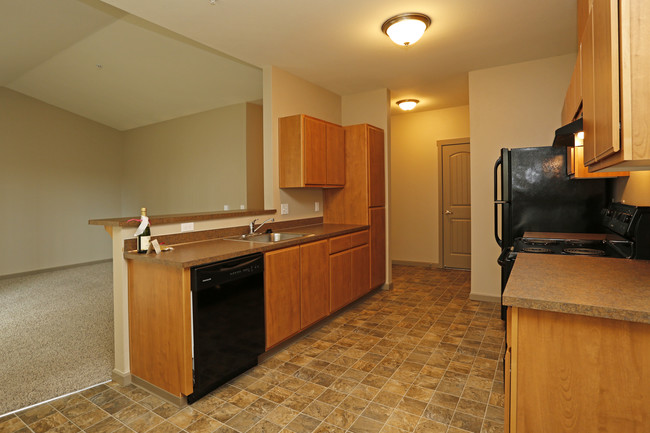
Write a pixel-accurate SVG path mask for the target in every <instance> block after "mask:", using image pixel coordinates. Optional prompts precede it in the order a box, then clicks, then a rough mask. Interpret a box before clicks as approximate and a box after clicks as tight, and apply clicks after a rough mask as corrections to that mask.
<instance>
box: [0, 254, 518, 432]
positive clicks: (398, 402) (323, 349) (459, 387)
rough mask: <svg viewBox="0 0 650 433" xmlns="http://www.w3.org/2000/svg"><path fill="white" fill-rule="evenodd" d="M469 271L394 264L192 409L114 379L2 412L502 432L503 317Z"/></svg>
mask: <svg viewBox="0 0 650 433" xmlns="http://www.w3.org/2000/svg"><path fill="white" fill-rule="evenodd" d="M469 275H470V274H469V272H466V271H459V270H445V269H428V268H420V267H409V266H395V267H394V268H393V282H394V289H393V290H379V291H376V292H374V293H372V294H371V295H369V296H367V297H366V298H365V299H362V300H361V301H360V302H358V303H357V304H355V305H353V306H352V307H351V308H348V309H347V310H345V311H344V312H343V313H341V314H340V315H338V316H337V317H335V318H334V319H333V320H331V321H329V322H327V323H326V324H325V325H323V326H321V327H320V328H318V329H316V330H315V331H313V332H311V333H310V334H307V335H306V336H304V337H302V338H300V339H299V340H297V341H296V342H294V343H293V344H291V345H290V346H288V347H286V348H284V349H282V350H280V351H278V352H277V353H275V354H274V355H273V356H271V357H269V358H268V359H266V360H265V361H264V362H262V363H261V364H260V365H258V366H257V367H255V368H253V369H251V370H249V371H248V372H246V373H244V374H243V375H241V376H239V377H237V378H235V379H233V380H232V381H230V382H229V383H227V384H225V385H223V386H221V387H220V388H218V389H216V390H215V391H213V392H212V393H210V394H208V395H207V396H205V397H204V398H202V399H201V400H199V401H197V402H196V403H194V404H193V405H191V406H187V407H185V408H178V407H175V406H173V405H171V404H169V403H166V402H164V401H163V400H161V399H160V398H158V397H156V396H154V395H151V394H149V393H148V392H147V391H144V390H143V389H141V388H138V387H136V386H134V385H129V386H126V387H125V386H121V385H119V384H117V383H114V382H110V383H108V384H105V385H99V386H96V387H93V388H90V389H88V390H85V391H83V392H80V393H76V394H73V395H70V396H67V397H64V398H61V399H58V400H55V401H52V402H50V403H45V404H42V405H40V406H36V407H33V408H31V409H28V410H24V411H22V412H18V413H16V414H11V415H7V416H4V417H2V418H0V433H76V432H80V431H84V432H87V433H134V432H135V433H145V432H146V433H180V432H182V433H231V432H232V433H235V432H247V433H278V432H282V433H289V432H293V433H310V432H316V433H323V432H332V433H336V432H352V433H374V432H381V433H401V432H416V433H425V432H427V433H468V432H470V433H495V432H502V431H503V422H504V410H503V405H504V382H503V378H504V376H503V352H504V345H505V344H504V324H503V322H502V321H501V320H500V316H499V315H500V307H499V305H498V304H493V303H486V302H475V301H471V300H470V299H469V292H470V280H469Z"/></svg>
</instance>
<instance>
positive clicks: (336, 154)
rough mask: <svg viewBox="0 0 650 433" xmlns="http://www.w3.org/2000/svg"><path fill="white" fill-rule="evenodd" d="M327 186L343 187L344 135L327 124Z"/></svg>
mask: <svg viewBox="0 0 650 433" xmlns="http://www.w3.org/2000/svg"><path fill="white" fill-rule="evenodd" d="M327 185H330V186H343V185H345V133H344V130H343V128H342V127H341V126H338V125H334V124H331V123H328V124H327Z"/></svg>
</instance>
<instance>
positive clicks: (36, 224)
mask: <svg viewBox="0 0 650 433" xmlns="http://www.w3.org/2000/svg"><path fill="white" fill-rule="evenodd" d="M0 143H2V154H1V155H2V156H0V200H1V201H2V206H0V239H2V250H1V251H0V275H8V274H16V273H21V272H29V271H33V270H38V269H47V268H52V267H58V266H65V265H69V264H73V263H84V262H90V261H95V260H103V259H107V258H109V257H111V240H110V238H109V236H108V235H107V234H106V232H104V230H101V229H99V228H97V227H91V226H89V225H88V220H89V219H93V218H104V217H107V216H117V215H119V214H120V176H121V168H120V166H121V158H122V155H121V152H122V136H121V134H120V132H119V131H117V130H115V129H113V128H109V127H107V126H104V125H101V124H99V123H96V122H93V121H90V120H88V119H85V118H83V117H80V116H77V115H75V114H72V113H70V112H68V111H65V110H61V109H59V108H56V107H54V106H52V105H49V104H45V103H43V102H40V101H38V100H36V99H33V98H30V97H27V96H25V95H23V94H20V93H17V92H14V91H12V90H9V89H7V88H5V87H0Z"/></svg>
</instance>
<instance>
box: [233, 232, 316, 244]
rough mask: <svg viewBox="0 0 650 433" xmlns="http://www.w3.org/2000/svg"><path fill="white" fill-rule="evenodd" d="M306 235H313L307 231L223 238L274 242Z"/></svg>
mask: <svg viewBox="0 0 650 433" xmlns="http://www.w3.org/2000/svg"><path fill="white" fill-rule="evenodd" d="M306 236H313V235H312V234H308V233H281V232H278V233H260V234H254V235H240V236H232V237H229V238H224V239H226V240H228V241H242V242H261V243H274V242H282V241H290V240H292V239H297V238H304V237H306Z"/></svg>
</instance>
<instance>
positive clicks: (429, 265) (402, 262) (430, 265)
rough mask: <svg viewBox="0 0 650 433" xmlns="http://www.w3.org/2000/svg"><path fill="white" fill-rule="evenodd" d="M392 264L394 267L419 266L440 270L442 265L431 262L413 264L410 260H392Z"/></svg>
mask: <svg viewBox="0 0 650 433" xmlns="http://www.w3.org/2000/svg"><path fill="white" fill-rule="evenodd" d="M391 263H392V264H393V265H401V266H417V267H419V268H439V267H440V264H439V263H431V262H411V261H408V260H391Z"/></svg>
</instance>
